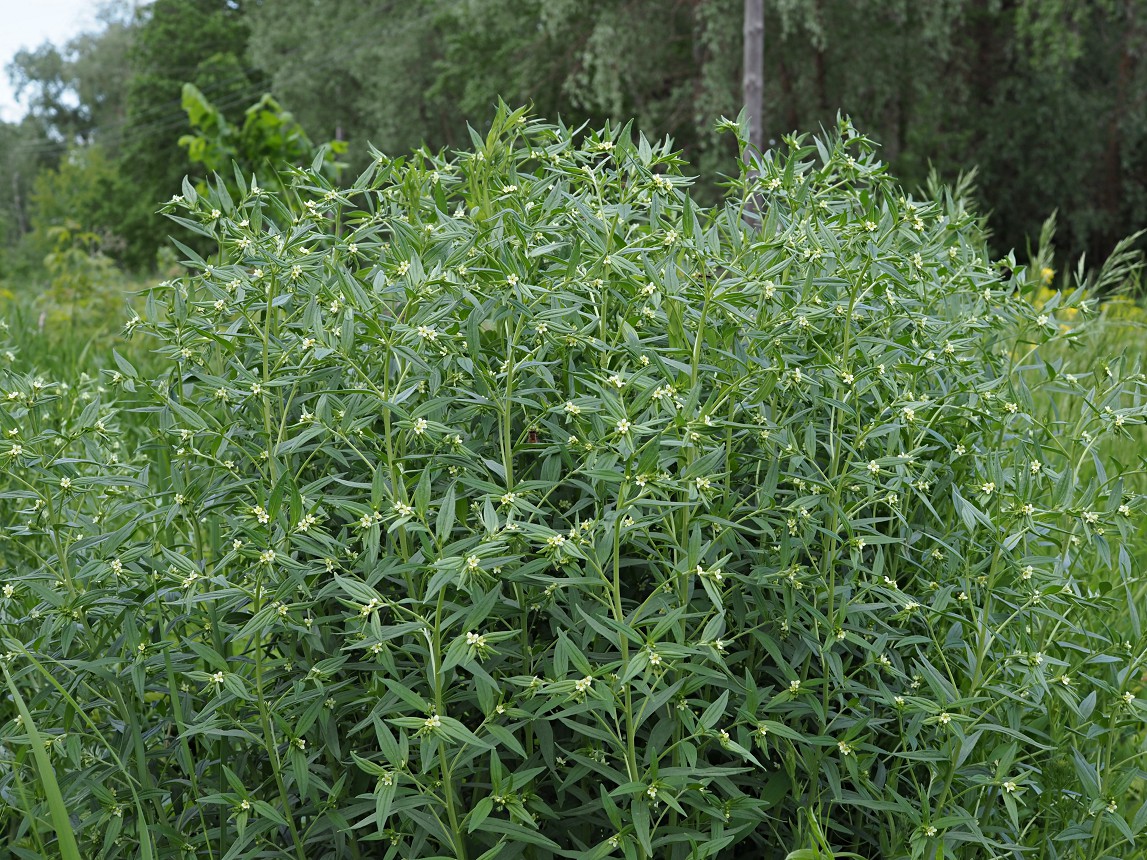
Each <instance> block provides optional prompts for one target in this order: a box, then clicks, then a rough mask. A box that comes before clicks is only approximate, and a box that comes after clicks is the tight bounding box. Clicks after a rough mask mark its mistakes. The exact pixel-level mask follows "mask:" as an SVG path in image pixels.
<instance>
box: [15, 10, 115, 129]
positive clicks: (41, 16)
mask: <svg viewBox="0 0 1147 860" xmlns="http://www.w3.org/2000/svg"><path fill="white" fill-rule="evenodd" d="M99 7H100V4H99V3H98V2H96V0H0V119H3V120H6V121H8V122H12V121H14V120H17V119H19V118H20V117H22V116H23V115H24V108H23V107H21V106H20V105H18V104H17V103H16V99H15V96H14V94H13V93H12V87H11V86H10V84H9V82H8V74H7V72H6V71H5V70H4V69H5V67H6V66H7V65H8V63H10V62H11V61H12V58H13V57H14V56H16V52H17V51H19V50H20V49H21V48H36V47H39V45H40V44H41V43H43V42H44V41H45V40H47V41H51V42H55V43H56V44H63V43H64V42H66V41H68V39H70V38H72V37H73V36H76V35H78V34H80V33H82V32H84V31H85V30H94V29H96V25H97V22H96V13H97V12H98V11H99Z"/></svg>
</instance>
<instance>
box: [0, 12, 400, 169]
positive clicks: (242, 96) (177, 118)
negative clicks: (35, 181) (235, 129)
mask: <svg viewBox="0 0 1147 860" xmlns="http://www.w3.org/2000/svg"><path fill="white" fill-rule="evenodd" d="M384 30H385V28H378V29H374V30H371V31H369V32H367V33H363V34H360V35H359V37H358V38H356V39H353V40H350V41H349V42H346V43H344V44H343V45H341V46H340V51H339V52H331V53H330V54H328V55H327V58H326V60H325V61H323V62H320V63H318V64H316V65H313V66H312V67H311V69H312V71H324V70H326V69H329V68H332V67H334V66H335V65H337V63H338V62H339V61H341V59H342V57H341V55H343V54H345V53H346V52H347V51H349V50H353V49H355V48H358V47H361V46H362V45H364V44H366V43H367V42H370V41H373V40H377V39H378V38H379V37H381V36H382V34H383V32H384ZM302 49H303V46H302V45H300V46H298V47H296V48H294V49H291V50H288V51H284V52H282V53H281V54H279V55H277V59H278V60H280V61H282V60H288V59H290V57H292V56H294V55H295V54H298V53H299V52H300V51H301V50H302ZM249 70H250V71H253V72H262V71H264V70H263V69H260V68H258V67H249ZM245 71H247V70H245ZM235 79H237V76H236V78H232V80H235ZM226 83H227V82H226V81H215V82H212V83H211V84H208V85H206V86H205V87H203V88H202V92H203V93H204V95H205V96H206V95H209V94H210V93H213V92H217V91H219V90H222V89H223V88H224V87H225V86H226ZM266 91H267V86H265V85H264V84H263V83H257V82H252V83H251V84H249V85H248V86H247V87H243V88H240V89H239V90H238V91H236V92H235V93H234V94H232V95H230V96H228V97H227V98H224V99H221V100H219V101H217V102H212V104H213V105H214V107H216V108H217V109H219V110H226V109H228V108H232V107H235V106H236V105H238V104H240V103H242V102H243V101H249V100H252V99H253V98H255V97H257V95H259V94H260V93H262V92H266ZM176 104H178V105H179V108H178V110H177V111H172V112H171V113H170V114H168V115H166V116H160V117H159V118H157V119H154V120H151V121H149V122H145V123H142V124H139V123H137V122H136V117H131V118H129V117H124V118H122V119H119V120H114V121H112V122H109V123H105V124H104V125H102V126H94V127H93V128H92V129H91V130H90V131H89V132H88V134H89V135H90V137H91V140H92V141H98V142H101V143H108V144H110V145H112V146H117V147H124V146H128V145H130V144H133V143H136V142H139V141H143V140H147V139H149V138H152V137H154V136H155V134H156V133H158V132H162V131H171V130H174V129H176V128H178V127H180V126H184V125H186V123H187V114H186V112H185V111H184V110H183V99H182V96H181V97H180V98H179V99H171V100H168V101H167V102H165V103H164V105H161V106H158V107H157V106H152V108H151V109H152V110H153V111H154V110H157V109H160V108H162V107H163V106H165V105H172V106H174V105H176ZM117 129H119V133H118V135H117V134H116V130H117ZM67 145H68V143H67V142H64V141H54V140H37V141H28V142H27V143H18V144H16V145H14V146H13V147H11V149H10V151H18V152H28V153H34V152H52V151H56V150H59V149H61V148H65V147H66V146H67Z"/></svg>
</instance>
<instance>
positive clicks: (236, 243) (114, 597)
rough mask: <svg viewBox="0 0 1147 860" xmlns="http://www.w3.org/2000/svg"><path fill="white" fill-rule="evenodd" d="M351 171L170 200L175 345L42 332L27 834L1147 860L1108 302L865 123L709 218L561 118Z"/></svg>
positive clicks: (13, 696)
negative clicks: (106, 365)
mask: <svg viewBox="0 0 1147 860" xmlns="http://www.w3.org/2000/svg"><path fill="white" fill-rule="evenodd" d="M723 127H724V128H725V130H726V131H731V132H733V133H734V136H735V137H736V136H739V135H740V134H741V132H742V129H741V127H740V126H739V125H738V124H737V123H734V122H728V121H726V122H724V123H723ZM322 167H323V158H322V157H321V156H320V157H319V158H318V159H316V161H315V164H314V167H313V168H308V169H296V170H291V171H286V172H283V173H281V174H280V175H279V180H278V181H279V186H278V188H277V189H276V190H269V189H268V188H267V187H265V186H264V185H263V184H262V182H261V181H257V180H255V179H252V178H250V177H246V176H244V175H243V174H242V173H237V174H235V175H234V177H233V178H232V179H230V180H228V181H226V182H225V181H223V180H222V179H220V180H217V181H214V182H212V183H210V184H209V185H208V186H205V187H203V188H202V189H200V190H197V189H196V188H195V187H194V186H193V185H192V184H191V183H185V185H184V189H183V193H182V195H180V196H179V197H178V198H177V199H175V200H173V201H171V202H170V203H169V204H167V207H166V210H167V211H168V213H169V214H170V215H172V216H173V217H176V218H178V219H179V220H180V223H182V224H183V225H184V226H185V227H186V228H187V229H188V230H190V231H192V232H194V233H196V234H198V236H199V238H200V239H202V240H204V242H205V243H206V244H207V245H208V246H209V247H210V249H211V250H210V253H208V254H202V253H200V251H197V250H195V249H193V248H191V247H190V246H183V248H182V251H183V255H184V257H185V263H184V265H185V266H186V267H187V270H186V272H185V273H184V274H183V275H180V276H178V277H174V278H172V279H170V280H168V281H165V282H163V283H160V284H158V285H156V286H155V287H153V288H151V289H150V290H148V291H147V295H146V297H144V298H143V299H142V300H141V302H140V305H139V312H138V315H136V316H133V317H132V318H131V319H130V320H129V321H128V323H127V332H128V334H129V335H130V338H131V341H130V342H131V344H132V348H133V349H134V350H135V351H136V353H135V354H137V355H138V354H145V353H150V354H151V355H152V356H153V359H154V361H156V362H157V363H158V366H157V367H156V368H155V369H154V370H143V369H141V368H140V367H138V366H136V364H135V363H134V362H133V361H132V360H130V358H129V357H126V356H125V355H123V354H121V353H119V352H118V351H117V352H115V353H113V355H114V359H115V367H114V369H110V370H109V371H108V372H106V373H105V374H103V375H102V376H101V377H99V378H94V377H87V376H81V377H80V378H78V379H75V380H68V381H65V380H48V379H45V378H42V377H40V376H37V375H36V374H35V372H34V370H33V369H32V368H29V367H26V366H23V365H22V359H21V357H20V356H11V357H10V369H9V370H8V371H7V372H6V374H5V377H4V383H3V390H4V392H5V396H4V399H3V401H2V402H3V404H4V412H3V413H2V415H0V420H2V421H3V423H4V439H3V453H2V455H0V456H3V458H4V460H5V461H6V465H7V473H6V477H5V482H6V483H5V487H4V490H3V493H2V494H0V499H2V505H3V507H2V514H0V516H2V517H3V520H4V526H5V536H6V538H7V540H6V541H5V543H4V545H3V550H2V551H3V554H4V563H5V564H4V566H5V569H6V570H8V571H9V572H10V578H9V579H8V581H7V582H6V584H5V586H4V590H3V600H2V602H0V611H2V612H3V617H4V631H5V638H4V645H5V650H6V655H5V658H4V660H3V661H2V662H0V668H2V670H3V673H4V679H5V683H6V686H7V690H8V693H9V695H8V697H7V698H6V699H5V700H4V702H3V705H2V707H3V709H4V711H5V714H4V716H5V717H6V719H5V721H4V722H3V728H2V729H0V744H2V747H0V749H2V750H3V758H2V760H0V761H2V764H3V770H2V771H0V790H2V795H3V797H4V804H3V805H2V806H0V825H2V826H3V828H4V832H5V834H6V840H7V843H8V844H9V845H10V846H11V847H12V851H13V853H14V854H15V855H17V856H27V857H32V856H61V857H65V858H73V857H88V856H100V857H107V858H114V857H121V856H122V857H128V856H131V857H139V856H142V857H191V856H199V857H204V856H206V857H257V856H284V854H286V856H293V857H297V858H300V860H302V858H312V857H317V858H321V857H329V858H336V857H338V858H341V857H348V858H357V857H427V858H429V857H453V858H491V859H492V858H502V857H523V858H545V857H563V856H565V857H602V858H604V857H609V856H619V857H626V858H686V857H689V858H701V857H732V856H739V855H740V854H741V853H743V852H744V851H752V852H753V853H754V854H756V855H758V856H763V857H777V858H781V857H785V856H786V855H787V856H789V857H794V858H812V857H832V856H838V857H840V856H859V857H885V858H909V857H911V858H939V857H945V858H973V857H976V858H978V857H984V856H1010V855H1012V854H1013V853H1014V852H1016V851H1019V850H1023V849H1035V850H1036V851H1038V852H1042V853H1040V854H1039V856H1044V857H1056V858H1079V860H1083V858H1098V857H1112V858H1114V857H1120V858H1125V857H1129V856H1134V853H1135V852H1136V851H1140V850H1141V848H1140V847H1139V842H1138V841H1137V837H1138V835H1139V834H1140V832H1141V831H1142V829H1143V827H1144V824H1145V823H1147V804H1145V803H1144V799H1143V779H1142V776H1143V774H1142V770H1141V768H1140V766H1139V753H1140V751H1141V749H1142V745H1143V742H1144V736H1143V715H1144V707H1145V701H1144V699H1143V698H1141V693H1142V687H1141V684H1142V682H1141V678H1142V676H1143V660H1144V648H1143V636H1142V629H1141V625H1140V621H1139V615H1138V612H1137V606H1141V605H1142V585H1141V583H1140V582H1139V579H1138V574H1137V572H1136V570H1135V565H1134V562H1133V561H1132V557H1131V554H1130V553H1131V550H1132V549H1133V548H1134V547H1135V545H1136V544H1135V540H1136V538H1137V534H1136V529H1135V523H1136V522H1137V516H1138V514H1139V512H1140V510H1141V506H1142V504H1143V497H1142V495H1141V492H1140V491H1141V489H1142V484H1141V476H1140V475H1139V474H1138V472H1137V471H1136V466H1135V464H1134V462H1130V463H1122V464H1119V463H1117V461H1116V460H1115V459H1114V457H1113V456H1112V454H1110V453H1108V452H1110V451H1111V449H1110V448H1107V447H1105V446H1109V445H1115V446H1119V445H1122V444H1129V443H1125V442H1122V441H1121V440H1130V439H1131V437H1130V436H1129V434H1130V433H1131V432H1132V431H1133V430H1137V428H1138V426H1139V425H1140V424H1141V422H1142V416H1143V414H1144V377H1143V375H1142V374H1141V372H1140V370H1139V368H1138V366H1137V365H1136V364H1135V362H1134V361H1133V360H1132V359H1130V358H1126V357H1124V358H1118V357H1117V358H1114V359H1112V360H1110V361H1107V362H1104V363H1102V364H1098V363H1097V364H1095V365H1094V366H1090V367H1086V368H1078V367H1077V365H1075V364H1074V363H1073V362H1072V359H1071V357H1070V354H1069V355H1067V356H1064V355H1062V354H1061V351H1062V350H1064V349H1065V348H1066V346H1067V345H1068V344H1069V342H1070V341H1072V340H1079V339H1080V338H1082V337H1083V336H1084V334H1083V332H1082V331H1081V330H1080V329H1076V328H1072V327H1070V326H1064V327H1062V328H1061V326H1060V323H1061V322H1062V321H1063V320H1064V319H1066V318H1067V316H1068V315H1069V314H1070V313H1071V312H1075V313H1083V312H1085V311H1086V310H1087V299H1086V295H1085V289H1083V288H1082V286H1081V288H1080V289H1076V290H1071V291H1066V292H1063V293H1060V294H1057V295H1055V296H1053V297H1051V298H1050V299H1048V300H1047V301H1045V302H1044V303H1043V304H1042V306H1041V307H1037V306H1036V304H1035V303H1034V301H1033V300H1034V299H1035V298H1036V297H1037V295H1038V292H1039V290H1040V289H1041V288H1042V286H1043V278H1042V277H1041V274H1040V269H1041V268H1042V266H1039V260H1037V261H1036V263H1037V265H1036V268H1031V267H1027V266H1024V265H1021V264H1019V263H1017V262H1016V261H1014V260H1012V261H1009V266H1008V270H1007V271H1006V272H1001V270H1000V269H999V267H997V266H996V265H995V264H994V263H993V261H992V258H991V256H990V255H989V254H988V252H987V248H986V243H985V240H984V233H983V225H982V221H981V219H980V218H979V217H978V216H976V215H975V213H974V211H973V210H972V209H971V208H969V206H968V203H967V201H966V199H965V195H964V194H963V193H962V190H961V189H956V190H950V189H946V188H943V187H941V186H939V185H934V186H933V187H931V189H930V190H929V192H928V193H927V194H926V195H924V196H920V197H917V196H913V195H909V194H907V193H906V192H904V191H903V190H902V189H901V188H900V187H899V186H898V185H896V184H895V183H894V181H893V180H892V179H890V178H889V176H888V175H887V173H886V169H885V167H884V166H883V165H882V164H881V163H880V162H879V161H878V159H877V158H876V157H875V155H874V151H873V147H872V145H871V143H870V142H869V141H868V140H867V139H865V138H864V137H862V136H861V135H859V134H858V133H857V132H855V131H854V130H853V129H852V127H851V125H850V124H848V123H847V122H842V123H841V124H840V127H839V129H838V130H837V131H836V132H834V133H833V134H831V135H827V136H825V137H823V138H815V139H810V138H803V137H802V138H793V139H791V140H789V141H787V142H786V145H785V148H784V149H783V150H772V151H770V152H769V153H768V154H767V155H766V156H765V157H764V159H763V160H762V161H761V162H760V163H759V171H758V173H757V174H756V175H753V176H751V177H749V176H744V177H742V178H740V179H738V180H736V181H734V182H733V183H732V184H731V186H730V188H729V189H728V194H727V197H726V199H725V200H724V201H723V202H722V203H721V204H720V205H718V206H716V207H713V208H706V207H704V206H702V205H700V204H698V203H697V202H696V201H694V200H693V199H692V197H691V192H690V187H689V186H690V180H689V179H688V178H687V177H686V176H684V175H683V174H682V173H681V168H682V167H683V163H682V162H681V160H680V158H679V157H678V156H677V154H675V152H674V151H673V149H672V147H671V146H670V145H669V144H668V143H667V142H660V143H652V142H650V141H649V140H647V139H646V138H645V137H643V136H640V135H637V136H634V135H633V134H632V133H631V131H630V129H629V128H628V127H625V128H619V127H617V126H605V127H603V128H601V129H599V130H597V131H592V132H584V131H574V130H570V129H568V128H566V127H564V126H562V125H560V124H556V125H555V124H550V123H546V122H543V121H540V120H536V119H532V118H530V117H528V116H527V115H526V114H525V113H524V112H523V111H514V112H511V111H509V110H503V111H502V112H501V113H499V115H498V117H497V118H496V120H495V123H494V125H493V127H492V128H491V130H490V132H489V134H488V135H486V136H485V137H479V136H475V139H474V143H473V148H472V149H468V150H464V151H457V152H452V153H450V154H434V153H431V152H428V151H425V150H423V151H419V152H416V153H415V154H413V155H411V156H409V157H404V158H394V159H392V158H389V157H387V156H385V155H383V154H381V153H377V152H376V153H375V159H374V161H373V162H372V164H371V165H370V166H369V167H368V168H367V169H366V170H365V171H364V172H363V173H362V174H361V175H360V176H359V177H358V178H357V179H356V180H355V181H354V182H353V183H350V184H349V185H345V186H344V185H339V184H335V183H334V182H332V181H331V180H330V179H329V178H328V177H327V176H325V175H324V173H323V170H322ZM754 212H759V221H758V220H757V219H758V216H756V215H754ZM1043 253H1044V254H1045V255H1047V254H1050V250H1049V249H1047V248H1045V249H1044V251H1043ZM1120 259H1121V258H1118V257H1117V258H1115V259H1114V261H1113V262H1112V264H1111V266H1110V267H1109V268H1108V270H1107V274H1106V275H1105V276H1104V275H1101V276H1100V277H1101V278H1102V277H1109V276H1111V273H1112V271H1116V270H1118V268H1119V264H1120ZM1122 259H1123V262H1126V261H1127V260H1126V258H1125V257H1124V258H1122ZM1092 286H1094V284H1093V285H1092ZM12 573H15V575H12ZM849 852H852V853H849Z"/></svg>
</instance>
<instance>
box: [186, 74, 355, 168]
mask: <svg viewBox="0 0 1147 860" xmlns="http://www.w3.org/2000/svg"><path fill="white" fill-rule="evenodd" d="M183 108H184V110H186V111H187V117H188V120H189V121H190V122H191V129H192V132H193V133H192V134H188V135H184V136H183V137H181V138H180V139H179V145H180V146H183V147H186V148H187V156H188V158H189V159H190V160H191V163H192V164H202V165H203V166H204V167H205V168H207V169H208V170H210V171H212V172H215V173H218V172H219V171H227V170H229V169H230V168H231V167H232V165H234V166H235V167H236V168H237V169H239V170H242V171H243V173H244V174H246V175H248V176H250V175H252V174H253V173H255V172H259V173H260V174H262V175H267V174H274V173H275V171H277V170H280V169H282V168H283V167H285V166H290V165H294V166H297V167H301V166H304V165H311V164H312V163H313V162H314V161H315V159H316V157H318V158H319V159H320V163H321V164H322V166H323V173H324V175H326V176H328V178H332V179H333V178H336V176H337V170H338V168H339V167H340V166H341V165H339V164H338V162H336V161H335V157H336V156H337V155H338V154H340V153H344V152H346V144H345V143H344V142H343V141H331V142H330V143H328V144H326V146H325V147H324V148H323V149H322V150H321V151H320V150H319V149H318V148H317V147H316V146H315V145H314V144H313V143H312V142H311V139H310V138H309V137H308V136H307V133H306V131H304V130H303V127H302V126H301V125H299V123H298V122H296V121H295V118H294V117H293V116H292V115H291V114H290V113H288V112H287V111H284V110H283V108H282V106H281V105H280V104H279V103H278V102H277V101H275V99H274V98H272V97H271V96H270V95H269V94H264V95H263V97H262V98H261V99H259V101H258V102H256V103H255V104H253V105H252V106H251V107H249V108H247V110H246V112H245V113H244V116H243V124H242V125H241V126H234V125H232V124H231V123H229V122H228V121H227V118H226V117H225V116H224V115H223V113H222V112H221V111H220V110H219V109H218V108H216V107H215V106H214V105H213V104H212V103H211V102H210V101H208V100H207V98H206V97H205V96H204V95H203V93H201V92H200V91H199V90H198V89H197V88H196V87H195V86H194V85H193V84H184V85H183Z"/></svg>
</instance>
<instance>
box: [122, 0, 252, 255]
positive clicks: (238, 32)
mask: <svg viewBox="0 0 1147 860" xmlns="http://www.w3.org/2000/svg"><path fill="white" fill-rule="evenodd" d="M246 5H247V4H244V3H241V2H236V0H155V2H153V3H149V4H147V5H146V6H143V7H140V10H139V13H138V14H139V19H138V21H137V24H136V32H135V39H134V42H133V44H132V49H131V52H130V53H129V55H128V59H129V64H130V69H131V79H130V82H129V86H128V92H127V99H126V110H125V116H124V124H125V126H126V129H125V132H124V140H123V143H122V148H121V151H122V157H121V159H120V166H121V170H122V171H123V173H124V175H125V176H126V177H130V179H131V182H130V187H125V189H124V193H123V194H122V195H120V196H119V197H117V200H116V202H117V205H118V206H119V207H120V210H121V225H122V226H121V231H120V232H121V235H123V236H124V237H125V238H126V239H127V248H126V250H125V252H124V253H123V255H122V258H123V259H124V260H125V261H126V262H127V264H128V265H129V266H130V267H132V268H134V269H137V270H138V269H144V268H151V267H152V266H153V265H154V262H155V253H156V249H157V248H159V247H161V246H162V245H163V244H164V243H165V241H166V236H167V233H168V231H169V229H170V225H168V224H165V222H164V220H163V219H162V218H161V217H159V216H157V215H156V212H155V206H154V201H156V200H164V199H167V198H168V197H170V196H171V195H173V194H176V193H178V191H179V187H180V184H181V182H182V180H183V177H184V175H185V174H186V173H187V172H188V171H187V160H186V157H185V154H184V153H183V151H182V150H181V149H180V147H179V144H178V140H179V137H180V135H181V134H182V133H183V132H184V131H186V129H187V121H186V115H185V114H184V111H183V110H182V107H181V96H182V92H183V85H184V84H185V83H191V84H193V85H195V86H196V87H198V88H199V89H200V90H201V91H202V92H204V93H205V94H206V95H207V96H208V97H209V98H211V99H212V101H213V103H214V104H215V105H216V107H218V108H219V109H220V110H222V111H224V112H226V113H228V115H229V116H230V115H232V114H231V113H230V112H233V111H236V112H237V111H239V110H242V108H243V107H244V106H246V105H249V104H250V103H251V101H252V100H253V99H256V98H258V96H259V94H260V93H262V92H263V91H265V89H266V87H265V86H264V79H263V76H262V75H261V74H259V73H258V72H257V71H255V70H252V69H251V68H250V66H249V64H248V63H247V62H246V50H247V39H248V26H247V20H246V15H245V9H246Z"/></svg>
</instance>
